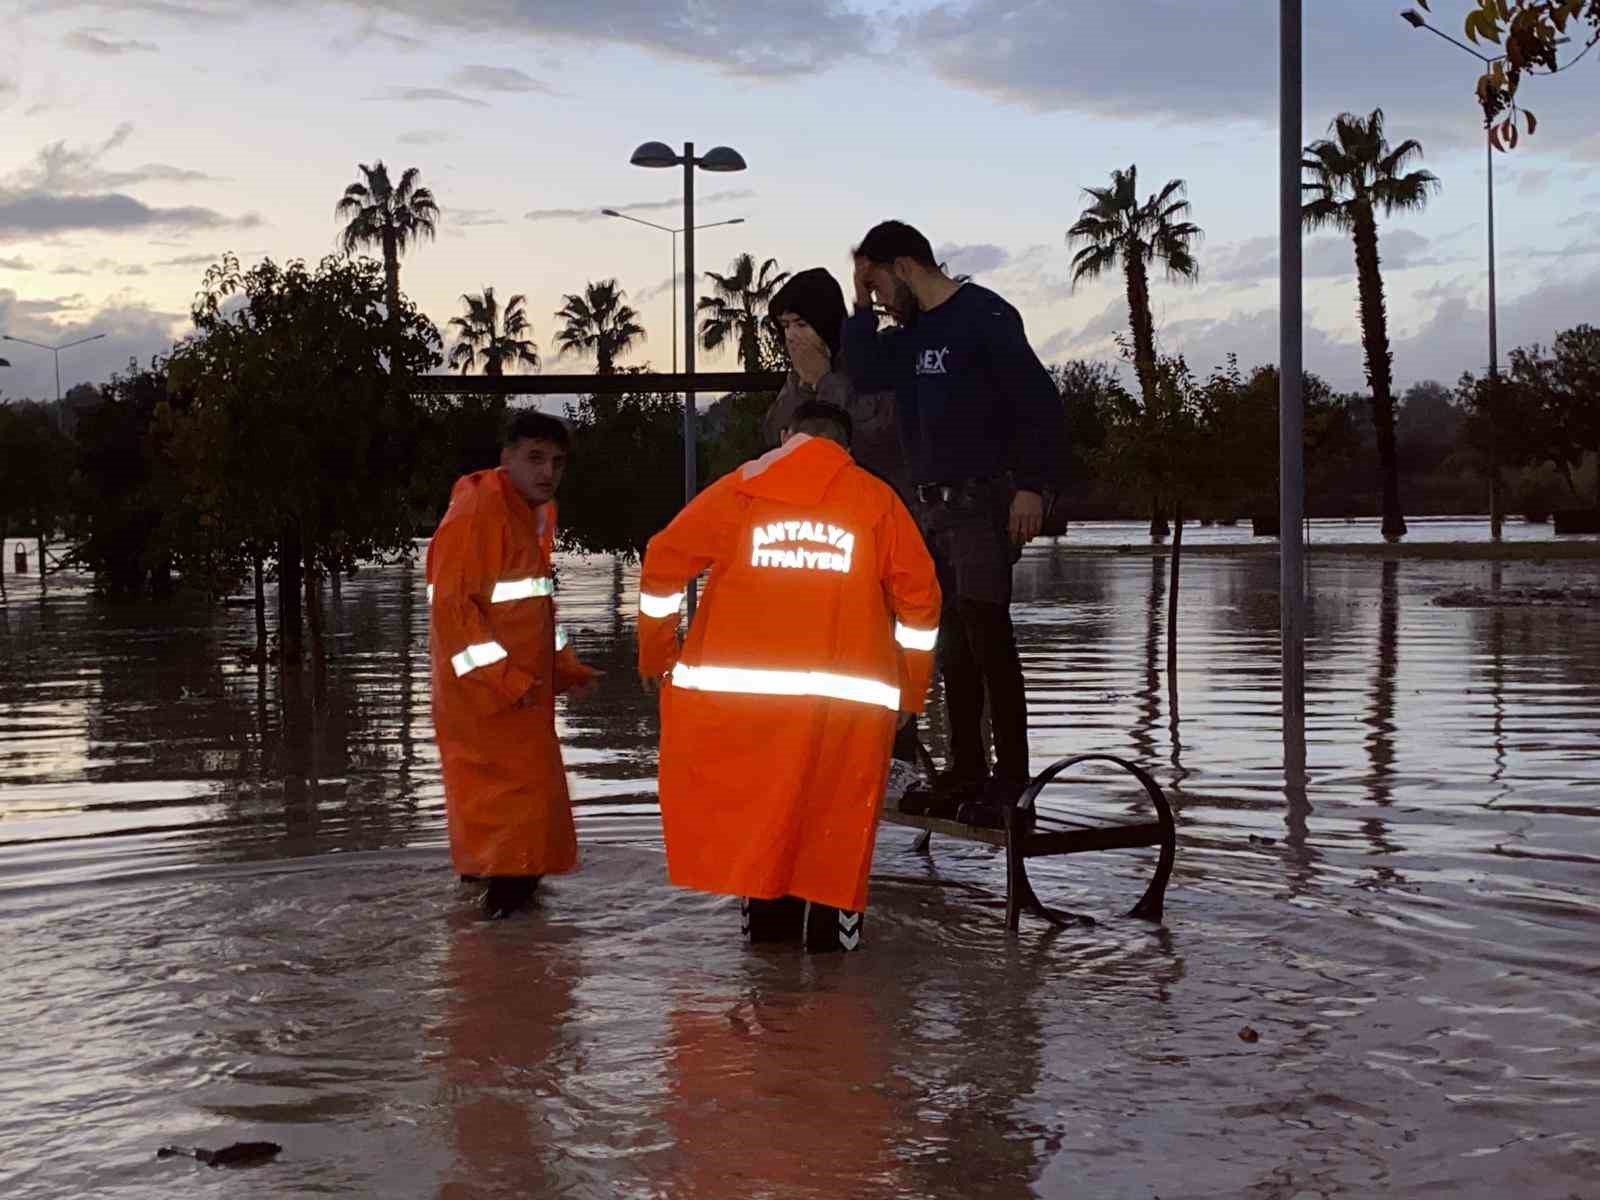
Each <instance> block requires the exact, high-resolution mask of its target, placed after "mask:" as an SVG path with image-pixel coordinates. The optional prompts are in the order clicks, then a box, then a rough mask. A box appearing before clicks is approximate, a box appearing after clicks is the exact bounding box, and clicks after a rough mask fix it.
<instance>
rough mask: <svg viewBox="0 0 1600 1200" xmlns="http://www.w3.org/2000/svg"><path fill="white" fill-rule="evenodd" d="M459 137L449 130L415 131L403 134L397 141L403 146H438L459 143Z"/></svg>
mask: <svg viewBox="0 0 1600 1200" xmlns="http://www.w3.org/2000/svg"><path fill="white" fill-rule="evenodd" d="M458 138H459V135H457V134H455V133H452V132H451V131H450V130H448V129H413V130H410V131H409V132H407V133H402V134H401V135H400V136H399V137H398V138H396V139H395V140H396V141H398V142H399V143H400V144H401V145H402V146H438V145H442V144H444V143H445V142H454V141H457V140H458Z"/></svg>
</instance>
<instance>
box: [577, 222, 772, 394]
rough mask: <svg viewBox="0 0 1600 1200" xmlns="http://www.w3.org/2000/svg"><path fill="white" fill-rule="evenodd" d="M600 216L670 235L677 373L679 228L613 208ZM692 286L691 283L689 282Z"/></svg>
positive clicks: (711, 224) (713, 225) (714, 225)
mask: <svg viewBox="0 0 1600 1200" xmlns="http://www.w3.org/2000/svg"><path fill="white" fill-rule="evenodd" d="M600 213H601V215H602V216H607V217H618V218H620V219H622V220H624V221H632V222H633V223H634V224H635V225H648V226H650V228H651V229H659V230H661V232H663V233H670V234H671V235H672V304H671V305H670V307H671V309H672V373H673V374H674V375H676V374H677V373H678V235H679V234H680V233H682V232H683V230H681V229H673V228H671V227H670V226H667V225H657V224H656V223H655V222H654V221H646V220H645V219H644V218H643V217H630V216H629V215H628V214H627V213H625V212H618V211H617V210H616V209H614V208H602V209H601V210H600ZM743 224H744V218H743V217H734V218H732V219H731V220H727V221H709V222H707V223H706V224H704V225H696V226H695V228H696V229H715V228H717V227H718V226H719V225H743ZM690 286H691V287H692V286H693V284H692V283H691V284H690Z"/></svg>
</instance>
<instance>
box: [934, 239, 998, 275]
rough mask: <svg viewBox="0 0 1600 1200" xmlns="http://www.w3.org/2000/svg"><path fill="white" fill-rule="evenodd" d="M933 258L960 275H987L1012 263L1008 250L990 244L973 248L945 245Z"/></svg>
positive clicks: (935, 252)
mask: <svg viewBox="0 0 1600 1200" xmlns="http://www.w3.org/2000/svg"><path fill="white" fill-rule="evenodd" d="M933 256H934V257H935V258H936V259H938V260H939V261H940V262H942V263H944V264H945V266H946V268H947V269H948V270H949V271H951V272H952V273H954V274H958V275H986V274H988V273H989V272H990V271H998V270H1000V269H1001V268H1002V267H1004V266H1005V265H1006V264H1007V263H1008V262H1010V261H1011V255H1010V254H1009V253H1008V252H1007V251H1006V250H1004V249H1002V248H1001V247H999V246H996V245H993V244H991V243H988V242H982V243H979V244H977V245H972V246H956V245H949V244H947V245H943V246H940V247H938V248H937V249H936V250H934V252H933Z"/></svg>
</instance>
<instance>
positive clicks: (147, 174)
mask: <svg viewBox="0 0 1600 1200" xmlns="http://www.w3.org/2000/svg"><path fill="white" fill-rule="evenodd" d="M132 136H133V125H132V124H131V123H130V122H127V121H124V122H123V123H122V124H120V125H118V126H117V128H116V129H115V131H113V132H112V134H111V136H110V137H109V138H107V139H106V140H105V141H103V142H100V143H98V144H96V145H80V146H69V145H68V144H67V142H66V141H65V139H62V140H60V141H55V142H51V143H49V144H48V145H46V146H43V147H41V148H40V149H39V150H38V151H37V152H36V153H35V154H34V156H33V162H32V163H31V164H30V165H28V166H26V167H23V168H21V169H19V170H16V171H13V172H12V173H11V174H10V175H9V176H7V177H5V179H4V180H0V186H4V185H9V186H11V187H12V188H31V189H36V190H39V191H45V192H97V191H114V190H117V189H119V188H125V187H131V186H133V185H135V184H139V183H152V182H155V183H197V182H201V181H209V180H211V179H212V178H213V177H212V176H210V175H207V174H206V173H205V172H204V171H193V170H189V169H188V168H185V167H174V166H170V165H168V164H166V163H146V164H145V165H144V166H141V167H135V168H133V169H132V170H124V171H111V170H107V169H106V168H105V167H103V166H102V165H101V160H102V159H104V158H105V157H106V155H108V154H110V153H111V152H112V151H114V150H117V149H120V148H121V147H122V146H123V145H124V144H125V143H126V142H127V141H128V139H129V138H130V137H132Z"/></svg>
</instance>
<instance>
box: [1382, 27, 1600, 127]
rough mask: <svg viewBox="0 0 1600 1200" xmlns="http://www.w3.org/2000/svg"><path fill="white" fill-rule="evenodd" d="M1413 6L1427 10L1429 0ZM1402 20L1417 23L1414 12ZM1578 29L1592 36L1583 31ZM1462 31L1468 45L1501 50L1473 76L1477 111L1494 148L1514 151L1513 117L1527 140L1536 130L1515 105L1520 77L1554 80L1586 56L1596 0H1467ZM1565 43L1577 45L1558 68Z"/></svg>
mask: <svg viewBox="0 0 1600 1200" xmlns="http://www.w3.org/2000/svg"><path fill="white" fill-rule="evenodd" d="M1417 5H1418V7H1419V8H1421V9H1422V10H1423V11H1424V12H1428V11H1431V2H1430V0H1417ZM1402 15H1403V16H1405V17H1406V19H1407V20H1409V21H1411V23H1412V24H1413V25H1420V24H1421V23H1422V18H1421V17H1420V16H1418V15H1417V14H1416V13H1415V11H1408V12H1406V13H1403V14H1402ZM1583 26H1587V27H1588V29H1589V30H1591V31H1592V32H1588V33H1584V32H1582V31H1581V29H1582V27H1583ZM1569 29H1570V32H1569ZM1462 32H1463V33H1464V34H1465V35H1466V37H1467V40H1468V41H1471V42H1473V43H1479V42H1493V43H1494V44H1495V45H1497V46H1500V47H1502V50H1503V53H1502V54H1501V55H1499V56H1498V57H1496V58H1494V59H1492V60H1491V61H1490V62H1489V63H1488V64H1487V65H1486V66H1485V69H1484V72H1483V74H1482V75H1480V76H1479V77H1478V86H1477V94H1478V106H1479V107H1480V108H1482V109H1483V123H1484V126H1485V127H1486V128H1487V129H1488V130H1489V137H1490V140H1491V141H1492V142H1493V143H1494V145H1495V147H1496V148H1497V149H1500V150H1514V149H1516V146H1517V142H1518V140H1519V137H1518V132H1517V118H1518V116H1521V117H1522V118H1524V119H1525V120H1526V122H1527V125H1528V136H1530V137H1532V136H1533V133H1534V130H1535V129H1537V128H1538V121H1537V120H1536V119H1535V118H1534V115H1533V114H1532V113H1531V112H1529V111H1528V110H1527V109H1525V108H1523V107H1521V106H1520V105H1519V104H1518V103H1517V94H1518V92H1519V90H1520V89H1521V85H1522V77H1523V76H1524V75H1525V74H1528V75H1554V74H1557V73H1558V72H1560V71H1564V70H1566V69H1567V68H1568V67H1571V66H1575V65H1576V64H1577V63H1578V62H1579V61H1581V60H1582V59H1583V58H1584V57H1586V56H1587V55H1588V53H1589V51H1590V50H1592V49H1594V46H1595V43H1596V42H1600V0H1472V7H1471V9H1470V10H1469V11H1468V12H1467V15H1466V17H1465V19H1464V20H1463V21H1462ZM1569 41H1570V42H1579V43H1581V45H1580V46H1579V48H1578V49H1577V50H1576V51H1574V52H1571V53H1570V55H1569V57H1568V59H1567V61H1566V62H1565V63H1563V62H1562V61H1561V60H1560V55H1559V51H1560V50H1561V48H1562V47H1563V45H1565V44H1567V43H1568V42H1569Z"/></svg>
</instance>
